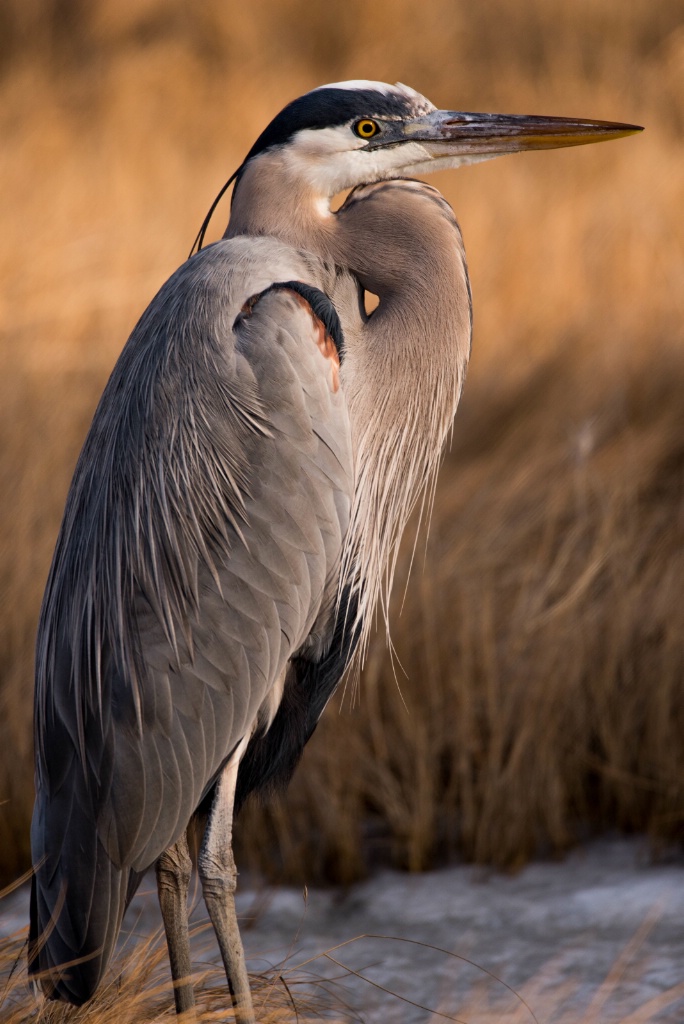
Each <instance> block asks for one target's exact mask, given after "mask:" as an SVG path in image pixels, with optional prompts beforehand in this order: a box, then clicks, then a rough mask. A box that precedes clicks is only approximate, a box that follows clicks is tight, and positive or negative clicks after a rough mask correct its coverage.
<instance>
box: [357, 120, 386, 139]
mask: <svg viewBox="0 0 684 1024" xmlns="http://www.w3.org/2000/svg"><path fill="white" fill-rule="evenodd" d="M353 131H354V134H355V135H358V136H359V138H361V139H372V138H373V136H374V135H377V134H378V132H379V131H380V125H379V124H378V122H377V121H371V119H370V118H368V117H365V118H364V119H363V121H357V122H356V124H355V125H354V128H353Z"/></svg>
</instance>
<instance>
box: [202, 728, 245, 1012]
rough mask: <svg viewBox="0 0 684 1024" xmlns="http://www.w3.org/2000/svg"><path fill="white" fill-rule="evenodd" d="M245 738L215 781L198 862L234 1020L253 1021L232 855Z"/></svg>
mask: <svg viewBox="0 0 684 1024" xmlns="http://www.w3.org/2000/svg"><path fill="white" fill-rule="evenodd" d="M247 739H249V737H247V738H246V739H245V740H244V741H243V742H242V743H241V744H240V745H239V747H238V748H237V749H236V751H235V753H234V754H233V757H232V758H231V760H230V761H229V762H228V764H227V765H226V767H225V768H224V769H223V773H222V775H221V778H220V779H219V781H218V784H217V786H216V795H215V796H214V803H213V805H212V808H211V813H210V815H209V822H208V824H207V829H206V832H205V833H204V840H203V842H202V848H201V849H200V854H199V859H198V863H197V867H198V870H199V876H200V879H201V882H202V892H203V894H204V902H205V903H206V905H207V910H208V911H209V917H210V918H211V923H212V924H213V926H214V931H215V932H216V938H217V939H218V944H219V947H220V950H221V956H222V958H223V966H224V967H225V969H226V979H227V981H228V988H229V989H230V995H231V999H232V1000H233V1007H234V1009H235V1020H236V1022H237V1024H256V1018H255V1016H254V1007H253V1005H252V993H251V991H250V987H249V979H248V977H247V967H246V965H245V954H244V950H243V948H242V939H241V938H240V931H239V929H238V923H237V916H236V913H235V887H236V884H237V870H236V868H235V860H234V858H233V805H234V802H235V784H236V782H237V771H238V765H239V763H240V758H241V756H242V754H243V751H244V748H245V747H246V745H247Z"/></svg>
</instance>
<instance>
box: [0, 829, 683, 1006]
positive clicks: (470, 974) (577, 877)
mask: <svg viewBox="0 0 684 1024" xmlns="http://www.w3.org/2000/svg"><path fill="white" fill-rule="evenodd" d="M152 883H153V880H152V879H150V884H145V885H143V887H142V888H141V891H140V892H139V894H138V895H137V896H136V898H135V900H134V903H133V904H132V905H131V908H130V909H129V912H128V915H127V919H126V922H125V934H124V935H123V936H122V939H123V940H124V941H131V939H133V938H134V937H135V935H142V934H144V935H146V934H149V930H150V929H153V928H157V927H159V921H160V919H159V911H158V909H157V905H156V898H155V895H154V891H153V884H152ZM194 902H195V903H197V897H196V896H195V898H194ZM0 909H1V911H2V913H1V916H0V932H1V933H5V934H6V933H9V932H12V931H14V930H15V929H17V928H20V927H22V926H23V925H24V924H25V923H26V919H27V913H28V893H27V891H26V890H20V891H19V892H17V893H14V894H13V895H12V896H11V897H9V898H8V899H6V900H4V901H3V903H2V904H0ZM239 912H240V915H241V919H242V929H243V938H244V942H245V947H246V951H247V955H248V957H249V968H250V970H251V971H255V972H258V971H260V970H262V969H264V968H265V967H267V966H269V965H273V964H277V963H280V962H282V961H286V964H285V966H286V968H287V970H288V973H287V974H286V977H287V978H288V980H289V982H290V983H291V985H293V986H294V988H293V991H294V992H295V994H296V992H297V991H298V989H297V984H298V983H300V984H306V983H307V981H316V980H317V979H324V978H327V979H328V984H327V987H328V989H329V990H330V992H331V1007H333V1008H334V1009H335V1010H336V1014H337V1016H338V1018H339V1016H340V1015H341V1013H342V1007H343V1006H344V1005H346V1006H348V1007H349V1011H348V1014H349V1017H350V1019H360V1020H363V1021H366V1022H368V1024H381V1022H382V1024H385V1022H392V1021H396V1022H398V1024H419V1022H421V1024H423V1022H426V1021H428V1020H434V1021H437V1020H439V1019H443V1018H440V1017H438V1016H432V1015H431V1013H430V1012H429V1011H428V1010H426V1009H424V1008H423V1009H419V1008H417V1007H413V1006H411V1005H409V1004H408V1003H406V1002H402V1001H401V1000H399V999H397V998H396V997H395V996H393V995H390V994H388V993H387V992H385V991H382V990H381V989H380V988H376V987H374V986H375V985H378V986H382V987H383V988H385V989H390V990H391V991H392V992H393V993H396V994H397V995H401V996H404V997H406V998H407V999H410V1000H412V1001H413V1002H415V1003H420V1004H422V1005H423V1007H429V1008H430V1010H432V1011H436V1010H439V1011H440V1012H441V1013H442V1014H445V1015H448V1016H449V1017H451V1018H452V1019H453V1018H459V1019H461V1020H467V1021H468V1024H478V1022H479V1021H482V1022H484V1021H487V1022H490V1024H491V1022H493V1021H495V1020H496V1021H503V1020H509V1019H510V1020H511V1021H512V1020H516V1021H520V1022H523V1021H527V1020H530V1021H532V1020H534V1017H533V1016H532V1015H531V1013H530V1012H529V1011H528V1010H527V1009H526V1008H525V1007H524V1006H523V1005H522V1004H521V1003H520V1002H519V1000H518V998H517V997H516V995H515V994H513V993H512V992H511V991H510V990H509V989H507V988H506V985H508V986H510V987H511V988H512V989H515V991H516V992H517V993H518V994H519V995H522V996H523V997H524V998H525V999H526V1001H527V1003H528V1004H529V1006H530V1008H531V1010H533V1011H534V1013H535V1014H536V1017H537V1018H538V1020H539V1022H540V1024H543V1022H547V1024H550V1022H552V1021H554V1022H559V1021H564V1022H565V1021H567V1022H570V1021H572V1022H573V1024H574V1022H578V1021H587V1022H588V1021H591V1022H592V1024H593V1022H599V1021H600V1022H604V1021H605V1022H610V1021H622V1022H625V1024H626V1022H627V1021H629V1024H637V1022H639V1021H645V1020H653V1021H659V1022H664V1021H668V1022H669V1021H672V1022H674V1021H682V1020H684V985H682V981H683V979H684V870H683V865H682V864H681V863H679V864H664V865H663V864H661V865H655V866H654V865H652V864H650V863H649V860H648V856H647V851H646V849H645V847H644V845H643V844H642V843H639V842H636V841H624V840H612V841H601V842H595V843H592V844H590V845H588V846H586V847H584V848H583V849H580V850H578V851H576V852H574V853H573V854H571V855H570V856H568V857H567V859H566V860H564V861H563V862H560V863H536V864H532V865H530V866H529V867H527V868H525V869H524V870H523V871H521V872H520V873H519V874H517V875H514V876H504V875H500V874H495V873H489V872H483V871H482V870H481V869H474V868H472V867H463V866H458V867H452V868H448V869H445V870H442V871H436V872H432V873H429V874H424V875H414V876H412V875H402V874H397V873H394V872H383V873H381V874H378V875H376V876H374V877H373V878H371V879H370V880H368V881H367V882H364V883H363V884H360V885H356V886H352V887H350V888H349V889H347V890H345V891H344V892H342V891H339V890H312V889H310V890H308V893H307V894H306V895H305V894H304V893H303V892H302V891H301V890H293V889H287V888H266V889H264V888H256V887H252V888H250V887H248V886H247V885H246V884H245V881H244V880H243V882H242V891H241V893H240V896H239ZM202 919H203V918H202V907H201V904H200V905H199V906H197V907H196V910H195V912H194V917H193V920H194V921H195V923H200V922H201V921H202ZM369 934H372V935H376V936H392V937H394V938H380V937H376V938H370V937H368V938H363V939H358V940H357V941H354V942H349V943H348V945H346V946H343V947H342V948H338V949H337V950H336V951H334V952H332V951H331V947H333V946H337V945H338V944H339V943H344V942H348V940H350V939H354V938H355V937H356V936H361V935H369ZM397 940H413V941H412V942H407V941H397ZM193 943H194V948H195V949H196V952H197V956H198V959H201V958H203V957H204V956H205V955H207V954H206V950H207V949H212V950H213V948H214V947H213V945H210V944H209V942H208V940H207V939H205V938H202V937H199V936H197V937H195V938H194V939H193ZM414 943H429V944H431V945H433V946H438V947H441V948H442V949H443V950H445V951H450V952H452V953H456V954H459V956H461V957H466V958H468V960H470V961H472V964H468V963H465V962H464V961H462V960H459V959H457V958H455V957H452V956H449V955H448V953H447V952H439V951H437V950H435V949H428V948H425V947H423V946H420V945H416V944H414ZM325 951H331V954H330V955H331V956H333V957H334V958H335V959H336V960H338V961H339V962H340V963H341V964H344V965H345V968H350V969H351V970H353V971H356V972H358V974H359V975H363V979H367V980H362V979H361V978H360V977H355V976H354V975H350V974H349V973H348V972H347V971H346V970H344V969H342V968H341V967H339V966H338V965H336V964H334V963H333V962H332V961H331V960H330V959H328V958H327V957H325V956H324V955H322V954H324V952H325ZM312 957H316V959H315V960H313V961H312V962H307V961H309V960H310V958H312ZM486 972H491V975H494V976H495V977H492V976H491V975H490V974H487V973H486ZM335 979H341V980H337V981H336V980H335ZM497 979H498V980H497ZM369 982H373V983H374V984H370V983H369ZM504 983H505V984H504ZM675 986H677V988H676V990H675ZM300 990H301V989H300ZM673 990H674V991H673ZM677 997H678V998H677ZM509 1014H510V1017H509V1016H508V1015H509Z"/></svg>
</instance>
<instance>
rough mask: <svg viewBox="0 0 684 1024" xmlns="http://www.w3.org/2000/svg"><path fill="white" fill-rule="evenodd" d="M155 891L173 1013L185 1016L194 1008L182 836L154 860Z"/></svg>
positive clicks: (187, 858)
mask: <svg viewBox="0 0 684 1024" xmlns="http://www.w3.org/2000/svg"><path fill="white" fill-rule="evenodd" d="M155 870H156V873H157V891H158V893H159V906H160V907H161V912H162V919H163V921H164V931H165V932H166V943H167V945H168V947H169V961H170V963H171V977H172V978H173V997H174V999H175V1001H176V1013H185V1012H186V1011H187V1010H192V1008H193V1006H194V1005H195V996H194V993H193V990H192V982H191V981H190V974H191V970H190V939H189V937H188V885H189V883H190V872H191V871H192V861H191V860H190V851H189V850H188V837H187V835H186V833H185V832H184V833H183V835H182V836H181V838H180V839H179V840H178V842H177V843H174V845H173V846H170V847H169V848H168V850H165V851H164V853H162V855H161V857H160V858H159V859H158V861H157V863H156V865H155Z"/></svg>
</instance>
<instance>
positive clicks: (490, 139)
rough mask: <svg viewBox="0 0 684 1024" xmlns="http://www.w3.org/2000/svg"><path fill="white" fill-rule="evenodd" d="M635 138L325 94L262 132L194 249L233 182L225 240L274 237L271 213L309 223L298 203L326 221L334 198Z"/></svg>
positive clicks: (401, 96) (540, 120)
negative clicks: (382, 184) (498, 161)
mask: <svg viewBox="0 0 684 1024" xmlns="http://www.w3.org/2000/svg"><path fill="white" fill-rule="evenodd" d="M640 130H641V129H640V128H638V127H637V126H636V125H629V124H616V123H613V122H611V121H588V120H577V119H574V118H562V117H536V116H535V117H528V116H524V115H508V114H469V113H464V112H462V111H454V110H437V109H436V107H435V106H434V104H432V103H431V102H430V101H429V100H428V99H426V98H425V96H421V95H420V93H417V92H415V90H413V89H410V88H408V86H405V85H401V84H397V85H387V84H385V83H384V82H369V81H352V82H337V83H334V84H333V85H323V86H321V87H320V88H318V89H314V90H312V92H308V93H306V94H305V95H304V96H300V97H299V98H298V99H296V100H293V101H292V102H291V103H289V104H288V105H287V106H286V107H285V108H284V109H283V110H281V111H280V113H279V114H277V115H276V117H274V118H273V120H272V121H271V123H270V124H269V125H268V126H267V127H266V128H265V129H264V131H263V132H262V133H261V135H260V136H259V138H258V139H257V140H256V142H255V143H254V145H253V146H252V148H251V149H250V151H249V153H248V154H247V156H246V157H245V159H244V161H243V162H242V164H241V166H240V167H239V168H238V170H237V171H236V172H235V174H234V175H233V176H232V177H231V178H230V180H229V181H228V182H227V183H226V185H225V186H224V188H223V189H222V190H221V192H220V193H219V195H218V196H217V198H216V200H215V201H214V204H213V206H212V207H211V209H210V210H209V213H208V214H207V217H206V218H205V221H204V224H203V225H202V227H201V229H200V232H199V234H198V236H197V239H196V240H195V244H196V245H199V247H201V245H202V242H203V240H204V235H205V232H206V229H207V225H208V223H209V220H210V218H211V216H212V213H213V211H214V209H215V207H216V204H217V203H218V201H219V199H220V198H221V196H222V195H223V193H224V192H225V190H226V189H227V187H228V185H230V183H231V182H232V181H233V180H235V181H236V189H235V191H234V193H233V198H234V200H235V199H236V197H240V198H241V199H242V203H239V202H238V203H234V205H233V215H232V218H231V224H230V225H229V228H228V232H227V233H228V234H231V233H235V234H240V233H243V232H252V233H256V234H263V233H277V231H276V229H275V228H274V224H275V223H277V222H278V211H279V209H280V219H281V220H282V218H283V217H284V216H285V208H287V209H288V210H289V211H290V212H289V213H288V216H289V217H290V218H292V217H293V215H294V213H297V212H298V213H299V214H300V215H303V213H305V214H307V215H308V211H310V210H311V204H310V203H309V204H307V203H305V202H303V195H307V196H308V197H309V198H310V199H312V200H313V201H314V202H317V201H319V200H320V205H319V206H318V207H317V209H319V210H320V211H321V212H325V210H326V208H327V207H328V201H329V199H330V198H331V197H332V196H334V195H336V194H337V193H338V192H342V191H344V190H345V189H349V188H353V187H354V186H356V185H362V184H370V183H372V182H375V181H383V180H386V179H389V178H402V177H416V176H418V177H421V176H423V175H425V174H429V173H431V172H432V171H438V170H442V169H444V168H448V167H459V166H461V165H462V164H469V163H476V162H478V161H480V160H489V159H491V158H492V157H495V156H502V155H503V154H505V153H517V152H520V151H522V150H527V149H554V148H556V147H559V146H579V145H582V144H584V143H588V142H601V141H603V140H605V139H615V138H620V136H623V135H631V134H632V133H633V132H637V131H640ZM257 214H260V217H259V216H257ZM193 249H194V246H193Z"/></svg>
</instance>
